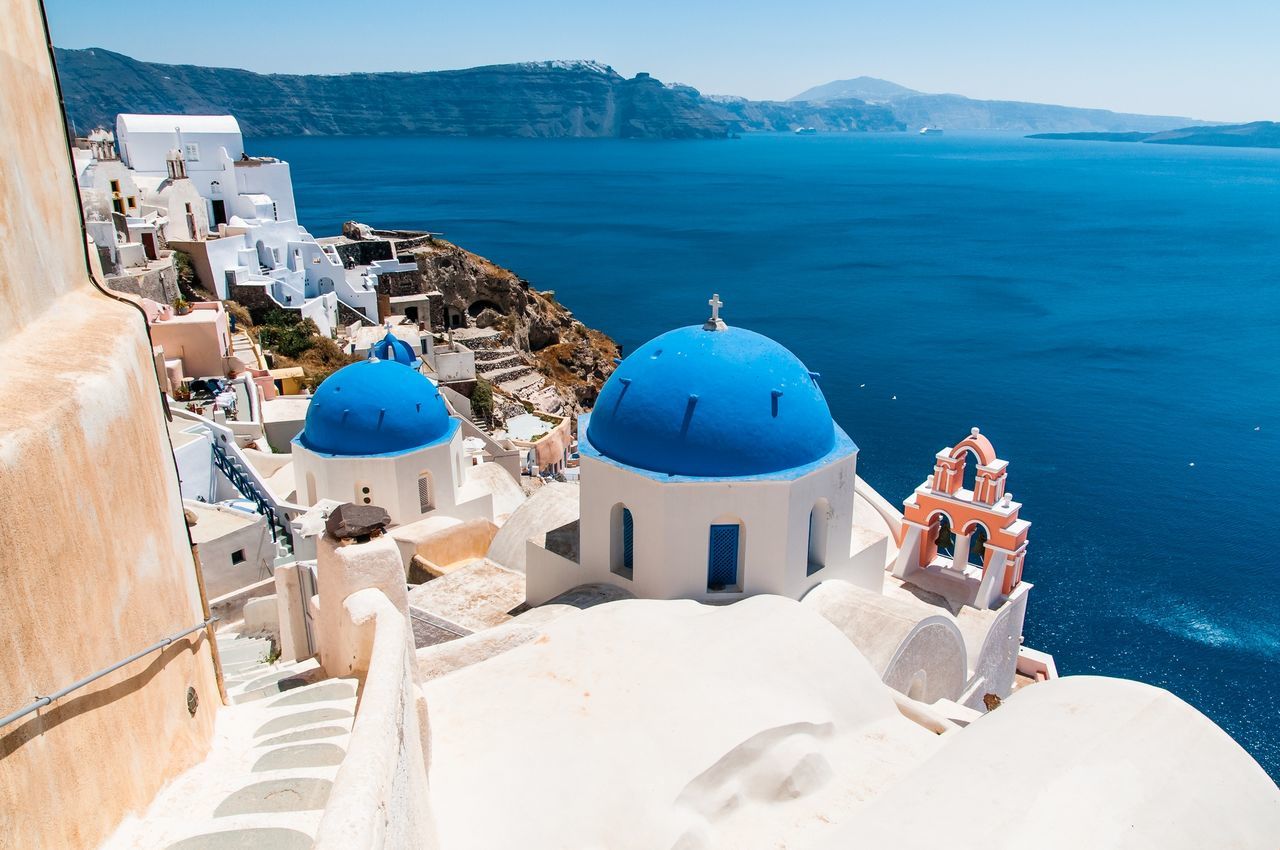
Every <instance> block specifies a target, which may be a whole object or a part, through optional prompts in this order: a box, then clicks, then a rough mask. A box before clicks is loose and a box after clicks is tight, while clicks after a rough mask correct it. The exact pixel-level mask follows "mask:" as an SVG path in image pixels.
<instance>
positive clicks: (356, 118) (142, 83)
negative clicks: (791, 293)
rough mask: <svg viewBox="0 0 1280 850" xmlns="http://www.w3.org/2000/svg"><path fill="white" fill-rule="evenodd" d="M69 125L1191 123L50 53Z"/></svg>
mask: <svg viewBox="0 0 1280 850" xmlns="http://www.w3.org/2000/svg"><path fill="white" fill-rule="evenodd" d="M55 58H56V60H57V65H58V74H59V78H60V80H61V83H62V92H63V97H64V100H65V104H66V110H67V117H68V119H69V121H70V123H71V124H72V126H73V127H75V128H77V129H78V130H80V131H82V132H88V131H89V130H90V129H92V128H93V127H96V126H105V127H113V126H114V124H115V118H116V115H117V114H119V113H122V112H139V113H174V114H201V113H203V114H223V113H230V114H233V115H235V116H236V118H237V119H238V121H239V122H240V127H241V129H242V130H243V131H244V133H245V135H248V136H256V137H264V136H300V135H308V136H311V135H314V136H347V135H350V136H408V135H430V136H485V137H516V138H561V137H578V138H640V139H643V138H666V139H722V138H730V137H732V136H734V135H738V134H743V133H754V132H790V131H794V130H796V129H797V128H801V127H806V128H807V127H812V128H814V131H815V132H817V133H831V132H885V131H897V132H902V131H905V130H913V131H914V130H918V129H919V128H920V127H923V126H935V127H940V128H944V129H948V130H1013V131H1022V132H1077V131H1102V132H1131V131H1141V132H1144V133H1150V132H1158V131H1162V130H1172V129H1175V128H1178V127H1186V126H1189V125H1192V124H1194V123H1195V121H1194V120H1193V119H1190V118H1173V117H1168V116H1147V115H1128V114H1124V113H1116V112H1108V111H1106V110H1102V109H1077V108H1074V107H1067V106H1053V105H1048V104H1038V103H1017V102H1012V101H987V100H973V99H970V98H967V97H963V96H961V95H954V94H926V93H923V92H918V91H915V90H913V89H909V88H906V87H905V86H900V85H898V84H896V83H891V82H889V81H887V80H877V79H875V78H873V77H858V78H856V79H852V80H838V81H835V82H832V83H827V84H825V85H822V86H818V87H816V88H813V89H809V90H808V91H806V92H803V93H802V94H800V95H797V96H796V97H793V98H791V99H789V100H786V101H759V100H748V99H747V98H742V97H734V96H727V95H709V94H703V93H702V92H700V91H698V90H697V89H695V88H693V87H691V86H686V85H681V84H679V83H669V84H668V83H663V82H661V81H659V80H657V79H655V78H654V77H652V76H651V75H649V74H645V73H641V74H636V75H635V76H634V77H631V78H626V77H623V76H622V75H621V74H619V73H618V72H617V71H615V70H614V69H613V68H611V67H610V66H608V65H605V64H602V63H599V62H591V61H581V60H575V61H550V62H523V63H516V64H508V65H487V66H483V67H479V68H466V69H462V70H456V71H427V72H420V73H359V74H323V75H322V74H257V73H253V72H251V71H244V70H238V69H233V68H206V67H201V66H197V65H163V64H158V63H153V62H141V61H138V60H137V59H133V58H131V57H129V56H125V55H123V54H120V53H115V52H112V51H110V50H103V49H101V48H87V49H84V50H64V49H57V50H55Z"/></svg>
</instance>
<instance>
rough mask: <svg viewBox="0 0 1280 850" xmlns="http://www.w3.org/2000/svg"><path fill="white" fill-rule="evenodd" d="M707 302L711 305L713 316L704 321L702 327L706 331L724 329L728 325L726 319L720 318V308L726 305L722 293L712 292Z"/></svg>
mask: <svg viewBox="0 0 1280 850" xmlns="http://www.w3.org/2000/svg"><path fill="white" fill-rule="evenodd" d="M707 304H708V305H709V306H710V307H711V318H710V319H707V321H706V322H704V323H703V325H702V329H703V330H706V331H722V330H724V329H725V328H726V327H728V326H727V325H725V323H724V319H722V318H720V308H721V307H723V306H724V302H723V301H721V300H720V293H718V292H714V293H712V294H711V300H710V301H708V302H707Z"/></svg>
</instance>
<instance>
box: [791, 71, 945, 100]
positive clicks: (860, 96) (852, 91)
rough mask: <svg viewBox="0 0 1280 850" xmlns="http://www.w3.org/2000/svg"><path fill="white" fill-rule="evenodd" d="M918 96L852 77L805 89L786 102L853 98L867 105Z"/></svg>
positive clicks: (883, 82) (881, 82) (890, 85)
mask: <svg viewBox="0 0 1280 850" xmlns="http://www.w3.org/2000/svg"><path fill="white" fill-rule="evenodd" d="M915 94H920V92H918V91H916V90H915V89H909V88H907V87H906V86H900V85H898V84H897V83H891V82H889V81H888V80H881V79H877V78H876V77H854V78H853V79H852V80H833V81H832V82H829V83H824V84H823V85H820V86H814V87H813V88H811V89H805V90H804V91H802V92H800V94H798V95H796V96H795V97H789V98H787V100H788V101H789V102H791V101H797V100H807V101H808V100H812V101H819V100H848V99H850V98H854V99H857V100H865V101H867V102H868V103H892V102H893V101H894V100H900V99H902V98H904V97H910V96H911V95H915Z"/></svg>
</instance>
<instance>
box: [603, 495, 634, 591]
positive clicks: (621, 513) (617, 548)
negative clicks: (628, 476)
mask: <svg viewBox="0 0 1280 850" xmlns="http://www.w3.org/2000/svg"><path fill="white" fill-rule="evenodd" d="M609 526H610V533H609V570H610V572H612V573H613V574H614V575H619V576H622V577H623V578H625V579H628V580H631V579H634V578H635V538H636V531H635V519H634V518H633V517H632V516H631V510H630V509H629V508H628V507H627V506H626V505H623V504H617V505H614V506H613V510H612V511H610V512H609Z"/></svg>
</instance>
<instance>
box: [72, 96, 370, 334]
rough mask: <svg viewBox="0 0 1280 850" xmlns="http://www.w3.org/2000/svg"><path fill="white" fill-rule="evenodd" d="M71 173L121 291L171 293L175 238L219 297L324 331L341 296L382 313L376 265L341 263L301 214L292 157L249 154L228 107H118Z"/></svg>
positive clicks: (86, 143)
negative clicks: (144, 111)
mask: <svg viewBox="0 0 1280 850" xmlns="http://www.w3.org/2000/svg"><path fill="white" fill-rule="evenodd" d="M117 143H118V145H119V151H120V152H119V156H117V154H116V144H117ZM76 172H77V177H78V180H79V183H80V189H81V196H82V202H83V206H84V210H85V219H86V222H87V226H88V230H89V235H90V236H91V237H92V238H93V240H94V243H95V245H96V246H97V247H98V249H99V253H100V258H101V260H102V264H103V268H104V272H105V273H106V275H107V277H108V283H109V284H110V285H112V286H115V287H116V288H118V289H123V290H126V291H129V292H133V293H136V294H139V295H143V296H145V297H149V298H152V299H154V300H156V301H162V302H169V301H172V300H174V299H175V298H176V297H177V294H178V292H177V286H176V272H175V270H174V263H173V259H172V257H171V256H170V250H169V249H171V248H176V249H179V250H181V251H183V252H184V253H186V254H188V255H189V256H190V257H191V261H192V264H193V266H194V270H195V273H196V275H197V277H198V278H199V279H200V281H201V282H202V283H203V284H204V286H205V287H206V288H208V289H209V290H210V291H212V292H213V293H215V294H216V295H217V296H218V297H219V298H221V299H231V300H235V301H238V302H240V303H242V304H244V305H245V306H247V307H249V308H250V309H256V310H267V309H270V308H272V307H278V308H281V309H285V310H295V311H297V312H298V313H299V314H300V315H301V316H302V317H303V318H308V319H311V320H312V321H314V322H315V323H316V327H317V328H318V329H319V330H320V333H322V334H324V335H326V336H332V335H333V334H334V331H335V330H336V329H337V327H338V325H339V304H340V303H341V304H342V305H344V306H345V307H347V308H350V310H352V311H353V312H355V313H358V314H360V315H361V316H363V317H364V318H365V319H368V320H370V321H374V322H376V321H377V319H378V295H377V288H376V285H377V275H376V273H369V272H362V271H360V270H355V269H347V268H346V267H345V265H344V263H343V261H342V260H341V258H340V257H339V256H338V254H337V252H336V251H335V250H334V248H333V247H332V246H329V245H321V244H320V243H318V242H317V241H316V240H315V238H314V237H313V236H312V235H311V234H310V233H308V232H307V231H306V229H304V228H303V227H302V226H300V225H299V224H298V222H297V207H296V205H295V203H294V197H293V180H292V177H291V175H290V171H289V163H287V162H284V161H283V160H279V159H275V158H273V157H255V156H249V155H248V154H247V153H245V149H244V137H243V136H242V135H241V133H240V126H239V124H238V123H237V122H236V119H235V118H234V117H233V116H230V115H132V114H123V115H120V116H119V117H118V118H117V119H116V134H115V136H112V134H111V133H109V132H107V131H106V130H102V129H98V130H95V131H94V132H93V133H92V134H91V135H90V137H89V138H88V139H84V140H81V141H80V142H79V144H78V146H77V151H76ZM348 321H349V319H348Z"/></svg>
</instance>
